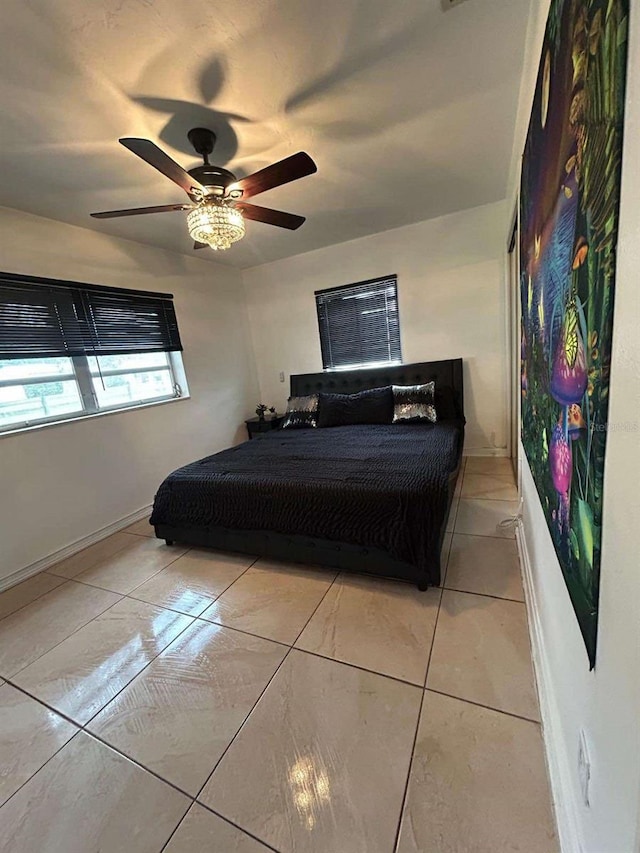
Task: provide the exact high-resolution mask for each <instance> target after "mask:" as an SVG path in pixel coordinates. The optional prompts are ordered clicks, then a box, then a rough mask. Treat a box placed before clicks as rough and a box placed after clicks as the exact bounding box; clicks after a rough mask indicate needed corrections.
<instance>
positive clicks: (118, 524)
mask: <svg viewBox="0 0 640 853" xmlns="http://www.w3.org/2000/svg"><path fill="white" fill-rule="evenodd" d="M150 512H151V506H145V507H142V509H138V510H136V511H135V512H131V513H129V515H125V516H124V518H121V519H119V520H118V521H114V522H113V523H112V524H108V525H107V526H106V527H102V528H100V530H96V532H95V533H90V534H89V536H83V538H82V539H78V541H77V542H72V543H71V545H66V546H65V547H64V548H60V549H59V550H58V551H54V552H53V554H49V555H48V556H46V557H42V559H40V560H36V562H35V563H31V564H30V565H28V566H24V568H22V569H18V570H17V571H16V572H12V573H11V574H10V575H8V576H7V577H6V578H0V592H4V590H5V589H9V587H12V586H15V585H16V584H17V583H21V582H22V581H26V580H27V578H30V577H31V576H32V575H37V574H38V573H39V572H44V571H45V569H48V568H50V567H51V566H53V565H55V564H56V563H59V562H60V560H65V559H66V558H67V557H72V556H73V555H74V554H77V553H78V551H82V550H83V548H88V547H89V545H95V543H96V542H100V540H101V539H106V538H107V536H111V534H112V533H117V532H118V531H119V530H124V528H125V527H129V525H130V524H134V523H135V522H136V521H140V519H142V518H145V517H146V516H147V515H149V513H150Z"/></svg>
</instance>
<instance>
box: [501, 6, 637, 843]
mask: <svg viewBox="0 0 640 853" xmlns="http://www.w3.org/2000/svg"><path fill="white" fill-rule="evenodd" d="M631 6H632V17H631V24H632V26H631V30H630V35H631V41H630V54H629V66H628V68H629V72H628V80H627V112H626V125H625V142H624V145H625V148H624V163H623V175H622V201H621V210H620V231H619V242H618V271H617V282H616V304H615V316H614V332H613V347H614V348H613V359H612V368H611V384H610V407H609V424H610V427H611V429H610V432H609V435H608V440H607V451H606V459H605V466H606V467H605V484H604V516H603V525H602V527H603V542H602V565H601V588H600V613H599V621H598V649H597V662H596V668H595V670H594V671H593V672H589V663H588V660H587V655H586V652H585V650H584V645H583V642H582V638H581V636H580V632H579V629H578V624H577V621H576V619H575V616H574V613H573V609H572V606H571V602H570V600H569V596H568V594H567V591H566V588H565V585H564V581H563V578H562V573H561V570H560V566H559V564H558V561H557V558H556V556H555V552H554V549H553V545H552V543H551V539H550V536H549V533H548V530H547V526H546V522H545V520H544V517H543V513H542V508H541V506H540V501H539V499H538V496H537V493H536V490H535V485H534V483H533V479H532V477H531V473H530V471H529V468H528V465H527V462H526V458H523V462H522V495H523V498H524V534H525V538H526V543H527V550H528V552H529V556H530V562H531V567H532V573H533V585H534V592H535V600H536V602H537V611H538V612H537V613H536V614H534V616H535V617H536V618H537V621H538V623H539V625H540V628H541V636H542V649H541V652H542V656H543V661H542V663H543V670H544V671H545V672H546V673H547V679H546V681H545V684H544V685H543V687H544V688H545V691H546V699H547V701H548V707H549V708H550V709H551V712H552V717H551V721H550V722H551V725H550V726H549V727H548V729H547V731H546V732H545V739H546V745H547V749H548V750H550V751H551V752H552V756H551V758H552V761H551V763H552V764H555V765H556V766H557V767H558V768H559V774H558V776H557V777H556V779H555V780H554V781H555V782H556V785H557V787H556V790H555V792H554V793H555V795H556V797H557V798H558V800H559V805H560V810H559V813H560V816H561V818H562V820H563V827H562V828H563V829H564V830H566V834H565V842H566V850H571V851H574V850H575V851H578V850H580V851H582V853H634V852H635V851H638V850H640V837H639V836H638V827H639V826H640V558H639V556H638V554H639V548H638V519H639V518H640V500H639V487H638V484H639V483H640V453H639V450H640V431H639V430H640V332H639V329H640V301H639V295H638V294H639V290H638V269H639V268H640V165H639V164H640V143H639V140H640V78H639V76H638V74H637V69H638V68H639V67H640V9H638V8H637V7H636V6H635V5H634V4H633V3H632V4H631ZM547 9H548V2H547V0H543V2H538V0H534V2H533V3H532V14H531V21H530V28H529V35H530V38H529V39H528V46H529V48H530V51H529V52H530V57H529V59H528V61H527V62H526V63H525V70H526V74H525V77H524V78H523V86H522V90H521V91H522V97H523V98H524V99H525V100H526V109H524V110H523V111H522V113H523V116H524V118H521V120H520V122H519V129H518V135H517V137H516V148H515V149H514V154H515V153H517V155H518V156H517V157H514V160H515V161H517V159H518V157H519V153H520V152H521V151H522V148H523V147H524V139H525V135H526V128H527V123H528V116H529V111H530V107H531V100H532V95H533V90H534V87H535V76H536V73H537V62H538V58H539V55H540V49H541V44H542V38H543V34H544V25H545V21H546V15H547ZM532 57H535V59H533V58H532ZM525 114H526V115H525ZM516 180H517V179H516V178H515V176H513V177H512V193H511V197H512V198H514V199H515V195H516V191H517V189H516ZM507 227H508V226H507V222H506V220H505V233H506V229H507ZM514 355H515V357H518V354H517V353H516V354H514ZM629 423H630V424H632V425H634V430H631V431H625V430H624V429H621V428H620V426H621V425H624V424H629ZM616 427H617V429H616ZM522 456H523V457H524V454H522ZM581 728H584V730H585V731H586V733H587V738H588V742H589V746H590V753H591V763H592V783H591V805H590V807H589V808H587V807H586V806H584V805H583V804H582V802H581V795H580V786H579V779H578V774H577V751H578V736H579V731H580V729H581Z"/></svg>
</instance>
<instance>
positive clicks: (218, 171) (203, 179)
mask: <svg viewBox="0 0 640 853" xmlns="http://www.w3.org/2000/svg"><path fill="white" fill-rule="evenodd" d="M189 174H190V175H191V177H192V178H195V179H196V181H198V182H199V183H201V184H202V185H203V186H204V187H207V188H209V187H213V188H216V187H217V188H220V189H221V190H222V191H223V192H225V191H226V189H227V187H228V186H230V185H231V184H235V182H236V181H237V178H236V176H235V175H234V174H233V172H230V171H229V170H228V169H222V168H221V167H220V166H211V165H209V164H208V163H205V164H204V165H203V166H196V167H195V169H189Z"/></svg>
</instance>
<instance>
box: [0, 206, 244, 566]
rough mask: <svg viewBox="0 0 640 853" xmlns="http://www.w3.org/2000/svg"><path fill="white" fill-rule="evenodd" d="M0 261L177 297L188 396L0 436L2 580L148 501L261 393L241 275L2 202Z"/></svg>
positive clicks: (238, 434)
mask: <svg viewBox="0 0 640 853" xmlns="http://www.w3.org/2000/svg"><path fill="white" fill-rule="evenodd" d="M0 234H1V235H2V239H1V241H0V269H2V270H4V271H5V272H17V273H24V274H28V275H41V276H51V277H53V278H66V279H75V280H78V281H85V282H91V283H94V284H105V285H115V286H119V287H132V288H139V289H143V290H145V289H146V290H157V291H162V292H168V293H173V294H174V295H175V305H176V312H177V316H178V322H179V326H180V334H181V337H182V343H183V346H184V353H183V359H184V365H185V369H186V374H187V379H188V382H189V388H190V392H191V399H189V400H180V401H178V402H171V403H167V404H164V405H159V406H155V407H149V408H143V409H138V410H136V411H126V412H114V413H112V414H109V415H103V416H99V417H96V418H93V419H88V420H80V421H75V422H69V423H66V424H58V425H56V426H51V427H47V428H44V429H40V430H34V431H31V432H25V433H21V434H16V435H13V436H0V471H1V488H0V530H1V532H0V548H1V551H0V582H1V581H2V579H3V578H5V577H7V576H8V575H10V574H12V573H13V572H15V571H17V570H19V569H22V568H23V567H25V566H27V565H30V564H31V563H33V562H35V561H37V560H39V559H41V558H43V557H46V556H48V555H49V554H51V553H53V552H55V551H57V550H58V549H60V548H63V547H66V546H67V545H70V544H71V543H73V542H75V541H77V540H78V539H81V538H83V537H84V536H87V535H90V534H92V533H94V532H96V531H97V530H99V529H101V528H103V527H105V526H106V525H108V524H111V523H113V522H116V521H118V520H119V519H120V518H122V517H124V516H126V515H128V514H130V513H132V512H134V511H136V510H138V509H140V508H142V507H144V506H146V505H148V504H150V503H151V502H152V500H153V496H154V494H155V490H156V489H157V487H158V485H159V484H160V481H161V480H162V479H163V477H164V476H165V475H166V474H168V473H169V472H170V471H171V470H173V469H174V468H176V467H178V466H179V465H183V464H186V463H187V462H189V461H192V460H193V459H197V458H198V457H201V456H205V455H207V454H210V453H214V452H216V451H218V450H221V449H222V448H224V447H227V446H229V445H230V444H233V443H234V442H237V441H239V440H241V439H242V438H244V435H245V433H244V425H243V423H242V422H243V420H244V418H245V417H247V416H248V415H250V414H252V411H253V409H254V408H255V402H256V400H257V398H258V391H257V383H256V380H255V376H254V367H253V354H252V351H251V345H250V336H249V330H248V321H247V315H246V307H245V303H244V294H243V290H242V282H241V277H240V273H239V272H238V271H236V270H233V269H230V268H228V267H223V266H220V265H218V264H212V263H209V262H205V261H201V260H198V259H196V258H193V259H192V258H188V257H186V256H182V255H178V254H175V253H172V252H165V251H162V250H159V249H154V248H150V247H148V246H142V245H140V244H137V243H133V242H130V241H128V240H119V239H116V238H114V237H108V236H106V235H102V234H100V233H97V232H95V231H89V230H86V229H84V228H77V227H74V226H71V225H66V224H63V223H59V222H54V221H52V220H49V219H42V218H39V217H35V216H30V215H28V214H24V213H21V212H18V211H15V210H9V209H7V208H0Z"/></svg>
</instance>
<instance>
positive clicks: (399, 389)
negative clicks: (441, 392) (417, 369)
mask: <svg viewBox="0 0 640 853" xmlns="http://www.w3.org/2000/svg"><path fill="white" fill-rule="evenodd" d="M392 387H393V423H394V424H398V423H409V422H412V421H430V422H431V423H433V424H434V423H435V422H436V421H437V420H438V418H437V415H436V407H435V405H434V397H435V391H436V383H435V382H426V383H425V384H424V385H393V386H392Z"/></svg>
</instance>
